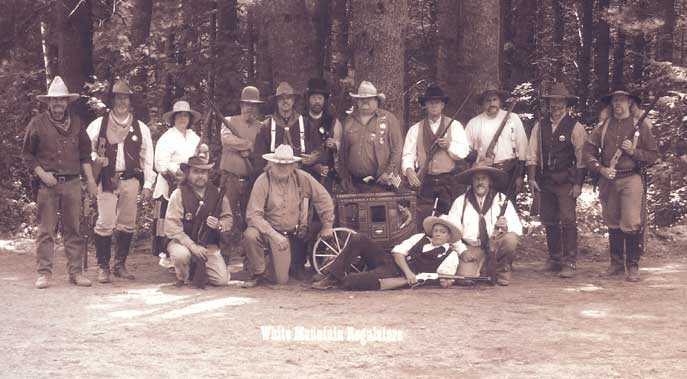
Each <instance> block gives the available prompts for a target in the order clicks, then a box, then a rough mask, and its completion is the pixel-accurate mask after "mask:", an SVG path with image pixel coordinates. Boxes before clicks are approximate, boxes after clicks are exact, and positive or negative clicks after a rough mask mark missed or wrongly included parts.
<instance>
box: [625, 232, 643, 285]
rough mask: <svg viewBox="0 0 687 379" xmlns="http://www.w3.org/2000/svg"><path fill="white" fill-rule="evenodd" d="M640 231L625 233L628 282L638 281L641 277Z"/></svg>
mask: <svg viewBox="0 0 687 379" xmlns="http://www.w3.org/2000/svg"><path fill="white" fill-rule="evenodd" d="M640 237H641V236H640V235H639V234H638V233H625V263H626V264H627V277H626V278H625V279H626V280H627V281H628V282H638V281H639V280H640V279H639V253H640V251H639V238H640Z"/></svg>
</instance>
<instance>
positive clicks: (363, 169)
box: [340, 81, 403, 192]
mask: <svg viewBox="0 0 687 379" xmlns="http://www.w3.org/2000/svg"><path fill="white" fill-rule="evenodd" d="M349 95H350V96H351V97H352V98H353V99H354V100H355V107H354V110H353V112H352V113H351V114H350V115H349V116H348V117H346V120H345V121H344V125H343V138H342V147H341V157H340V159H341V161H343V162H345V165H346V171H347V172H346V173H344V174H343V175H342V176H343V178H342V179H343V182H344V185H345V187H346V190H347V191H355V192H384V191H388V190H389V187H391V186H395V187H398V184H400V175H399V170H400V168H401V155H402V153H403V134H402V132H401V125H400V123H399V122H398V119H397V118H396V116H394V115H393V114H392V113H391V112H389V111H387V110H384V109H381V108H379V103H380V102H381V101H384V99H386V97H385V96H384V94H383V93H381V92H377V88H375V86H374V85H373V84H372V83H370V82H368V81H363V82H361V83H360V86H359V87H358V93H352V92H351V93H349Z"/></svg>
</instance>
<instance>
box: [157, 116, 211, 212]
mask: <svg viewBox="0 0 687 379" xmlns="http://www.w3.org/2000/svg"><path fill="white" fill-rule="evenodd" d="M199 142H200V137H198V134H196V132H194V131H193V130H191V129H188V130H186V133H185V134H182V133H181V132H180V131H179V129H177V128H175V127H172V128H170V129H169V130H167V131H166V132H165V133H164V134H163V135H162V137H160V139H159V140H157V145H155V171H157V172H159V174H158V175H157V182H155V191H154V192H153V199H157V198H159V197H160V196H164V198H165V199H167V200H169V196H170V193H169V184H168V183H167V180H166V179H165V178H164V177H163V176H162V173H164V172H166V171H169V172H170V173H172V174H173V173H175V172H177V171H178V170H179V165H180V164H181V163H186V162H188V159H189V158H190V157H192V156H193V155H194V154H195V152H196V147H197V146H198V143H199Z"/></svg>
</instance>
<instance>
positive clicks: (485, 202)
mask: <svg viewBox="0 0 687 379" xmlns="http://www.w3.org/2000/svg"><path fill="white" fill-rule="evenodd" d="M506 179H507V175H506V174H505V173H504V172H503V171H502V170H500V169H497V168H494V167H490V166H485V165H483V164H477V165H476V166H475V167H473V168H471V169H469V170H466V171H463V172H462V173H460V174H459V175H458V176H457V177H456V181H457V182H458V183H461V184H464V185H469V186H470V187H469V189H468V191H467V192H466V193H465V194H463V195H461V196H460V197H458V198H457V199H456V201H454V202H453V205H452V206H451V210H449V212H448V216H449V219H450V220H451V221H453V222H454V223H455V224H457V225H460V227H461V229H462V231H463V238H462V240H461V241H462V243H463V244H464V245H465V247H466V249H465V250H464V251H463V252H462V253H461V254H460V264H459V265H458V273H457V275H461V276H477V275H479V274H480V272H482V273H483V275H487V274H488V272H487V268H488V267H489V266H492V265H494V262H489V259H491V254H489V251H494V252H495V253H494V255H495V256H496V262H495V267H496V283H497V284H498V285H501V286H507V285H508V284H510V279H511V270H512V263H513V258H514V257H515V251H516V249H517V247H518V245H519V243H520V236H522V224H521V223H520V219H519V218H518V214H517V212H516V211H515V207H514V206H513V203H512V202H511V201H510V200H508V198H507V197H506V195H505V194H503V193H500V192H498V191H497V190H495V188H498V187H499V186H503V184H504V182H505V181H506ZM459 250H463V249H459ZM490 263H491V264H490ZM459 284H465V285H469V284H472V282H470V281H462V282H459Z"/></svg>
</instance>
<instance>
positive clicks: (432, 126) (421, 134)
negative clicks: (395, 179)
mask: <svg viewBox="0 0 687 379" xmlns="http://www.w3.org/2000/svg"><path fill="white" fill-rule="evenodd" d="M418 100H419V102H420V105H421V106H422V107H424V108H425V110H426V112H427V118H425V119H424V120H422V121H420V122H418V123H417V124H415V125H413V126H411V127H410V130H408V134H407V135H406V140H405V143H404V145H403V159H402V164H401V167H402V169H403V170H402V171H403V173H404V174H405V176H406V177H407V178H408V182H409V183H410V186H411V187H413V188H414V189H416V190H417V191H418V203H419V204H418V208H419V209H420V211H421V217H418V218H417V219H418V220H423V219H424V218H425V217H426V216H428V215H430V214H431V213H432V207H433V205H434V201H435V199H437V210H438V211H439V212H440V213H444V214H445V213H447V212H448V209H449V208H450V207H451V204H453V201H454V200H455V199H456V197H458V195H460V194H461V193H462V192H463V191H464V188H458V187H460V186H456V185H455V183H454V180H453V179H454V173H456V171H457V170H456V169H457V168H458V166H457V163H458V161H460V160H463V159H464V158H465V157H467V155H468V153H469V152H470V144H469V143H468V140H467V137H466V136H465V131H464V130H463V125H461V124H460V122H458V121H457V120H453V119H451V118H449V117H446V116H444V114H443V111H444V107H445V106H446V103H448V96H446V95H444V91H443V90H442V89H441V87H439V86H437V85H433V84H432V85H429V86H428V87H427V90H426V91H425V94H424V95H422V96H420V98H419V99H418ZM437 147H438V148H437ZM433 149H436V150H434V151H433ZM430 154H431V156H430ZM427 160H429V163H427ZM425 165H426V172H424V171H423V173H422V174H424V175H423V178H422V180H421V179H420V178H419V177H418V171H420V170H423V169H424V167H425ZM458 169H459V168H458ZM461 190H463V191H461Z"/></svg>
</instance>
